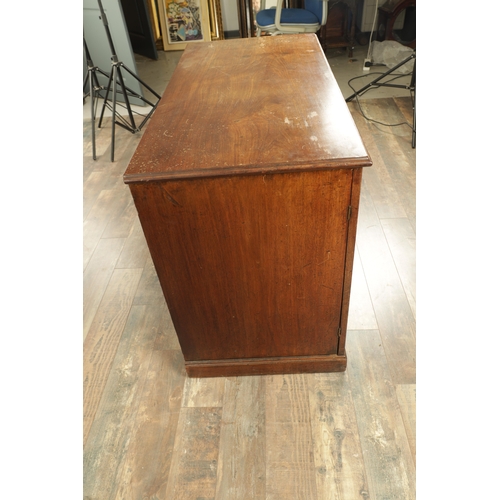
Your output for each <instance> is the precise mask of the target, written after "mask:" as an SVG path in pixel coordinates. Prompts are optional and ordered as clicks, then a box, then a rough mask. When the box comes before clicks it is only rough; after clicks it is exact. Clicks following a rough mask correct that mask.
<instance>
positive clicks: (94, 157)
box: [89, 72, 97, 160]
mask: <svg viewBox="0 0 500 500" xmlns="http://www.w3.org/2000/svg"><path fill="white" fill-rule="evenodd" d="M89 76H90V77H89V82H90V83H89V85H90V119H91V120H92V158H93V159H94V160H96V159H97V156H96V152H95V116H94V79H93V78H92V74H91V73H90V72H89Z"/></svg>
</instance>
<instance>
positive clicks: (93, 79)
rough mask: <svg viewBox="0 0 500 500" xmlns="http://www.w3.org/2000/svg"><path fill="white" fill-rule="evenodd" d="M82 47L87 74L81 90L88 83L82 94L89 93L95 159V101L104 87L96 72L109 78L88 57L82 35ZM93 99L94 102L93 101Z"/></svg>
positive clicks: (94, 155) (93, 156)
mask: <svg viewBox="0 0 500 500" xmlns="http://www.w3.org/2000/svg"><path fill="white" fill-rule="evenodd" d="M83 47H84V49H85V56H86V58H87V75H86V76H85V81H84V82H83V91H84V92H85V87H86V86H87V83H88V84H89V92H88V94H86V95H84V100H85V98H86V97H87V96H88V95H90V116H91V120H92V158H94V160H95V159H96V153H95V112H96V110H97V102H98V99H99V92H100V91H101V90H104V87H103V86H102V85H101V84H100V83H99V80H98V78H97V73H100V74H101V75H103V76H105V77H106V78H109V75H108V74H107V73H104V71H101V70H100V69H99V68H98V67H97V66H94V63H93V61H92V58H91V57H90V52H89V49H88V47H87V42H86V41H85V37H83ZM94 99H95V102H94Z"/></svg>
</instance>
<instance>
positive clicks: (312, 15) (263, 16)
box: [256, 0, 328, 36]
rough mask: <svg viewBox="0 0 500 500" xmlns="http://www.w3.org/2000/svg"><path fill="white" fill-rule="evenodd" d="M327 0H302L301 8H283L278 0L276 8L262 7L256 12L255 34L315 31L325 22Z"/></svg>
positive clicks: (281, 2)
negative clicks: (302, 6)
mask: <svg viewBox="0 0 500 500" xmlns="http://www.w3.org/2000/svg"><path fill="white" fill-rule="evenodd" d="M327 17H328V0H304V8H303V9H287V8H283V0H278V1H277V4H276V8H271V9H266V8H265V3H264V8H263V9H262V10H260V11H259V12H257V16H256V21H257V23H256V24H257V36H260V34H261V33H262V32H266V33H269V34H271V35H281V34H285V33H316V32H317V31H318V30H319V29H320V28H321V26H323V25H325V24H326V18H327Z"/></svg>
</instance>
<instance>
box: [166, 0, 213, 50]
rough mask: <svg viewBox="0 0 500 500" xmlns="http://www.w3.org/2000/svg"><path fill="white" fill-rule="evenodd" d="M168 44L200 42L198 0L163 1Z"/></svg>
mask: <svg viewBox="0 0 500 500" xmlns="http://www.w3.org/2000/svg"><path fill="white" fill-rule="evenodd" d="M164 2H165V10H166V17H167V32H168V42H169V43H186V42H194V41H202V40H203V39H204V35H205V34H204V27H203V26H202V18H201V5H200V0H164Z"/></svg>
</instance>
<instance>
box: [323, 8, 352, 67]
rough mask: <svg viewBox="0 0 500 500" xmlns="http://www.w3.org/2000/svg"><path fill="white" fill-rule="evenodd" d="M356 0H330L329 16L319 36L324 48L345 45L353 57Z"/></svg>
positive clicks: (349, 54) (349, 55)
mask: <svg viewBox="0 0 500 500" xmlns="http://www.w3.org/2000/svg"><path fill="white" fill-rule="evenodd" d="M356 4H357V2H356V0H343V1H341V0H329V1H328V18H327V21H326V23H325V24H324V26H322V27H321V29H320V31H319V33H318V36H319V39H320V41H321V45H322V47H323V49H324V50H327V49H328V48H333V47H345V48H346V49H347V55H348V57H352V54H353V49H354V38H355V35H356V23H355V19H356V12H357V6H356Z"/></svg>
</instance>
